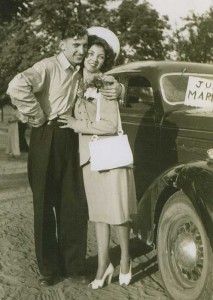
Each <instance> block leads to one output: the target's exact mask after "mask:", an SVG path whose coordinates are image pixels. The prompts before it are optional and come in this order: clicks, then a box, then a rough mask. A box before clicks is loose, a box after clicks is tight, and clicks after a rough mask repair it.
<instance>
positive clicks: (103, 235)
mask: <svg viewBox="0 0 213 300" xmlns="http://www.w3.org/2000/svg"><path fill="white" fill-rule="evenodd" d="M95 229H96V238H97V246H98V270H97V273H96V279H102V277H103V275H104V273H105V271H106V269H107V267H108V266H109V263H110V258H109V242H110V225H109V224H106V223H95Z"/></svg>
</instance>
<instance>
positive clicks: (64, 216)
mask: <svg viewBox="0 0 213 300" xmlns="http://www.w3.org/2000/svg"><path fill="white" fill-rule="evenodd" d="M87 43H88V35H87V30H86V29H85V28H84V27H82V26H81V25H73V26H72V28H66V30H65V31H64V32H63V35H62V40H61V43H60V48H61V53H60V54H59V55H58V56H54V57H50V58H46V59H43V60H41V61H40V62H38V63H36V64H35V65H34V66H33V67H32V68H29V69H27V70H26V71H24V72H22V73H20V74H18V75H17V76H15V78H14V79H13V80H12V81H11V82H10V84H9V88H8V94H9V95H10V97H11V99H12V102H13V103H14V104H15V105H16V106H17V108H18V109H19V111H20V112H21V113H23V114H24V115H26V116H28V118H29V123H30V124H31V125H32V132H31V139H30V149H29V158H28V176H29V182H30V186H31V188H32V192H33V204H34V235H35V250H36V257H37V261H38V267H39V271H40V273H41V275H42V276H41V279H40V283H41V285H43V286H45V285H52V284H53V283H54V279H55V278H56V277H57V276H58V274H62V275H63V276H76V275H79V274H83V273H84V263H85V255H86V238H87V218H86V213H85V210H86V209H85V201H84V200H85V197H83V193H82V185H81V174H80V168H79V163H78V135H77V134H76V133H74V131H73V130H71V129H67V128H66V129H62V128H60V126H61V124H60V123H59V122H58V121H57V119H58V116H61V115H63V114H72V110H73V106H74V103H75V98H76V92H77V88H78V83H79V80H80V78H81V76H82V75H81V68H80V64H81V63H82V61H83V59H84V56H85V54H86V52H87ZM120 89H121V88H120V86H119V85H118V83H116V82H115V83H114V85H113V87H112V86H111V87H110V90H106V91H105V96H106V97H108V99H115V98H116V97H117V94H119V93H120ZM103 93H104V91H103Z"/></svg>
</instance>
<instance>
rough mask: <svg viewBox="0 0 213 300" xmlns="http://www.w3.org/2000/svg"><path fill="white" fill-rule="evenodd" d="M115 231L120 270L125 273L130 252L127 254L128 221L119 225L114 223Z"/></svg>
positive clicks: (127, 269)
mask: <svg viewBox="0 0 213 300" xmlns="http://www.w3.org/2000/svg"><path fill="white" fill-rule="evenodd" d="M115 228H116V232H117V236H118V240H119V244H120V247H121V272H122V273H123V274H127V273H128V272H129V268H130V254H129V235H130V226H129V222H127V223H125V224H121V225H116V226H115Z"/></svg>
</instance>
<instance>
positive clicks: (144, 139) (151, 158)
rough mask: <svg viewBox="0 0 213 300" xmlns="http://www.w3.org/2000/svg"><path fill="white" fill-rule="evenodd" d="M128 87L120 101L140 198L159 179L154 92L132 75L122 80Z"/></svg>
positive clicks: (140, 77) (146, 81)
mask: <svg viewBox="0 0 213 300" xmlns="http://www.w3.org/2000/svg"><path fill="white" fill-rule="evenodd" d="M119 80H120V81H121V82H122V83H123V84H124V86H125V97H124V99H122V100H121V101H120V112H121V118H122V125H123V130H124V132H125V133H126V134H127V135H128V137H129V141H130V144H131V147H132V151H133V154H134V174H135V182H136V190H137V198H138V200H140V198H141V196H142V195H143V193H144V191H145V190H146V188H147V187H148V186H149V184H150V183H151V182H152V180H153V178H155V176H156V163H157V143H158V142H157V138H158V137H157V134H156V126H155V107H154V92H153V88H152V86H151V83H150V81H149V80H148V79H147V78H146V77H145V76H142V75H139V74H136V75H135V74H133V75H129V76H125V77H122V76H121V77H120V79H119Z"/></svg>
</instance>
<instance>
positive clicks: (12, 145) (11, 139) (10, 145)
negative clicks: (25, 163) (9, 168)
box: [6, 103, 20, 158]
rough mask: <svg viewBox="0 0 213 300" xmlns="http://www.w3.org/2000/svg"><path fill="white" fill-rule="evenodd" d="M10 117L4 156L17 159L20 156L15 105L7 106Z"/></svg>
mask: <svg viewBox="0 0 213 300" xmlns="http://www.w3.org/2000/svg"><path fill="white" fill-rule="evenodd" d="M9 107H10V116H9V118H8V136H7V146H6V154H8V155H9V156H10V157H13V158H18V157H19V156H20V148H19V135H18V111H17V108H16V106H15V105H13V104H12V103H10V104H9Z"/></svg>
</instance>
